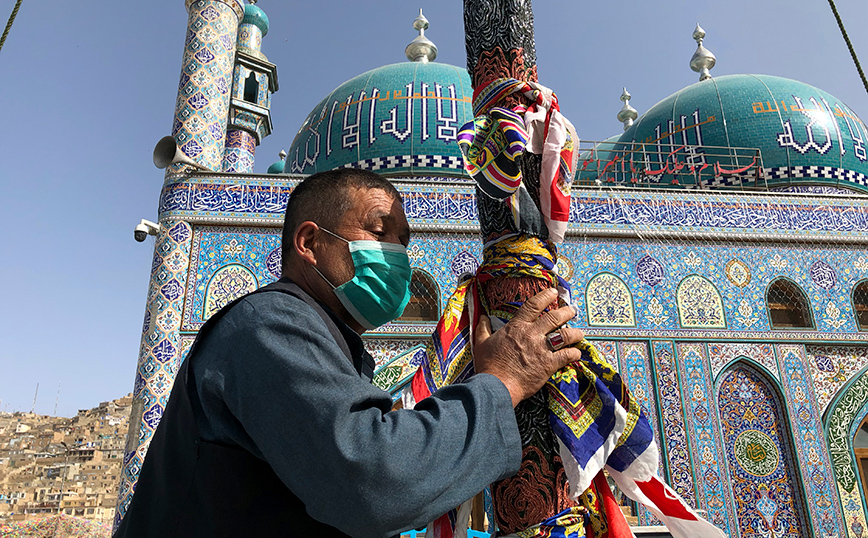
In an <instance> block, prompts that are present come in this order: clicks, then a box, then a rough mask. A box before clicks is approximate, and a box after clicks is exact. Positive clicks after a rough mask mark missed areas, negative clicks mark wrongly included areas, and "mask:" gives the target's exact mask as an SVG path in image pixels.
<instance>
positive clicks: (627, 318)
mask: <svg viewBox="0 0 868 538" xmlns="http://www.w3.org/2000/svg"><path fill="white" fill-rule="evenodd" d="M585 293H586V298H587V313H588V325H590V326H592V327H635V326H636V317H635V314H634V312H633V296H632V295H631V294H630V290H629V289H628V288H627V285H626V284H624V282H623V281H622V280H621V279H620V278H618V277H616V276H615V275H613V274H611V273H600V274H599V275H597V276H595V277H594V278H592V279H591V280H590V281H589V282H588V287H587V290H586V292H585Z"/></svg>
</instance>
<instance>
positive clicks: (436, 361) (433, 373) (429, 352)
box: [402, 235, 724, 538]
mask: <svg viewBox="0 0 868 538" xmlns="http://www.w3.org/2000/svg"><path fill="white" fill-rule="evenodd" d="M556 259H557V249H556V247H555V245H554V244H553V243H552V242H551V241H545V240H542V239H540V238H538V237H534V236H530V235H512V236H506V237H503V238H501V239H500V240H498V241H496V242H493V243H490V244H487V245H486V246H485V248H484V250H483V263H482V265H480V267H479V269H477V272H476V275H475V276H473V277H471V278H469V279H467V280H465V281H464V282H462V283H461V284H459V285H458V287H457V288H456V289H455V292H454V293H453V294H452V296H451V297H450V298H449V300H448V301H447V303H446V307H445V308H444V310H443V315H442V316H441V317H440V321H439V322H438V324H437V328H436V329H435V331H434V334H433V335H432V337H431V340H429V341H428V343H427V345H426V348H425V358H424V359H423V360H422V364H421V365H420V366H419V369H418V370H417V371H416V373H415V375H414V376H413V379H412V381H411V383H410V385H409V387H407V388H406V389H405V390H404V393H403V395H402V400H403V402H404V406H405V407H407V408H412V407H414V406H415V403H416V402H419V401H421V400H423V399H424V398H427V397H428V396H430V395H431V394H432V393H434V392H436V391H437V390H438V389H440V388H442V387H445V386H447V385H452V384H455V383H461V382H463V381H466V380H467V379H468V378H469V377H470V376H472V375H473V374H474V370H473V348H472V346H473V340H474V334H473V330H474V328H475V327H476V325H477V322H478V321H479V317H480V316H481V315H482V314H487V315H488V316H489V317H490V320H491V325H492V328H493V329H495V330H497V329H498V328H500V327H502V326H503V325H504V324H505V323H507V322H508V321H509V320H510V319H512V317H513V316H514V315H515V313H516V312H517V311H518V309H519V308H520V306H521V304H520V303H518V302H505V303H503V304H499V305H489V304H488V303H487V301H486V298H485V293H484V292H483V288H484V286H485V284H486V283H487V282H490V281H492V280H494V279H503V278H506V279H509V278H515V277H519V278H523V279H527V278H532V279H538V280H540V281H542V282H543V283H545V284H546V287H557V288H558V291H559V302H560V303H561V304H567V303H569V301H570V288H569V284H568V283H567V282H566V281H565V280H564V279H563V278H561V277H560V276H559V275H558V274H557V270H556V263H555V261H556ZM575 347H576V348H578V349H579V350H581V353H582V358H581V360H579V361H576V362H574V363H572V364H568V365H567V366H565V367H564V368H562V369H561V370H559V371H558V372H557V373H555V374H554V375H553V376H552V377H551V378H550V379H549V380H548V382H547V383H546V385H545V390H546V392H547V397H546V399H547V406H548V415H549V424H550V425H551V428H552V432H553V433H554V434H555V437H556V439H557V442H558V452H559V455H560V457H561V460H562V462H563V465H564V470H565V472H566V475H567V478H568V481H569V486H570V495H571V497H572V498H573V499H574V500H578V498H579V496H580V495H582V494H583V493H584V492H585V491H586V490H588V489H589V488H590V487H591V485H592V483H595V484H597V483H599V484H602V486H601V488H598V491H600V492H601V494H603V495H608V496H609V497H611V499H609V500H610V501H611V503H610V504H611V508H612V509H606V510H605V514H597V515H598V516H602V517H603V518H604V519H605V520H606V525H608V527H609V529H610V532H609V533H608V535H607V536H608V537H609V538H622V537H623V538H627V537H630V536H632V533H631V532H630V530H629V527H628V526H627V524H626V520H625V519H624V516H623V514H622V513H621V511H620V509H618V508H617V502H616V501H615V500H614V498H613V497H612V496H611V491H610V490H609V489H608V486H606V485H605V478H604V477H603V475H602V472H603V470H604V469H605V470H606V471H607V473H608V474H609V476H610V477H612V478H613V479H614V481H615V483H616V484H617V485H618V487H619V488H620V489H621V491H622V492H624V493H626V494H627V495H628V496H629V497H631V498H632V499H634V500H637V501H639V502H640V503H642V504H643V505H645V506H646V507H648V509H649V510H650V511H651V512H652V513H653V514H654V515H655V516H657V517H658V518H659V519H660V520H661V521H663V522H664V524H666V525H667V526H668V527H669V530H670V531H672V535H673V536H674V537H675V538H712V537H713V538H723V537H724V535H723V533H721V532H720V531H719V530H718V529H716V528H715V527H714V526H713V525H712V524H710V523H708V522H707V521H705V520H703V519H702V518H700V517H699V516H698V515H697V514H696V512H695V511H693V509H692V508H690V507H689V506H688V505H687V504H686V503H685V502H684V501H683V500H682V499H681V498H680V497H679V496H678V495H677V494H676V493H675V492H674V491H673V490H672V489H671V488H670V487H669V486H668V485H666V484H665V483H664V482H663V481H662V480H660V479H659V478H658V476H657V468H658V450H657V444H656V443H655V441H654V436H653V433H652V429H651V425H650V423H649V422H648V419H647V417H646V416H645V414H644V412H643V411H642V408H641V406H640V405H639V402H638V400H636V398H635V397H634V396H633V395H632V394H631V393H630V390H629V389H628V388H627V385H626V384H625V383H624V382H623V380H622V379H621V376H620V375H619V374H618V372H617V371H616V370H615V368H613V367H612V365H610V364H609V363H608V362H607V361H606V360H605V358H604V357H603V356H602V355H601V354H600V353H599V352H598V351H597V349H596V348H595V347H594V346H593V345H592V344H591V343H590V342H588V341H586V340H582V341H581V342H579V343H578V344H576V345H575ZM607 502H608V501H607ZM467 514H469V507H468V506H463V507H462V508H461V509H456V510H453V511H452V512H450V513H449V514H445V515H444V516H443V517H441V518H439V519H437V520H436V521H433V522H431V524H430V525H429V528H428V534H427V536H429V537H431V536H439V537H452V538H459V537H465V536H466V530H467V519H466V516H467ZM567 516H569V517H567ZM580 521H583V518H578V519H577V513H576V512H575V511H574V510H571V511H569V513H561V514H556V515H554V514H553V518H550V520H546V521H543V522H540V523H539V525H537V526H534V527H531V528H529V529H526V530H525V531H523V532H520V533H518V535H519V536H521V537H522V538H531V537H543V536H545V537H550V536H564V537H566V538H579V537H581V536H585V534H584V531H583V528H584V525H583V524H581V522H580ZM613 529H620V530H619V531H617V532H615V531H614V530H613Z"/></svg>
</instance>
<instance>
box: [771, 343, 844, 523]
mask: <svg viewBox="0 0 868 538" xmlns="http://www.w3.org/2000/svg"><path fill="white" fill-rule="evenodd" d="M775 350H776V352H777V356H778V364H779V366H780V370H781V374H782V375H781V384H782V386H783V392H784V397H785V400H786V403H787V411H788V413H789V427H790V431H791V432H792V438H793V440H794V442H795V447H796V454H797V455H798V461H799V467H800V470H801V474H802V478H803V484H804V487H805V496H806V498H807V503H806V504H807V508H808V510H809V511H810V514H811V522H812V524H813V534H814V536H843V531H842V528H843V527H844V524H843V521H842V519H841V512H840V509H841V504H840V503H839V501H838V498H837V495H836V493H837V492H836V491H835V486H834V483H833V480H832V463H833V462H834V459H833V460H832V461H830V459H829V451H828V449H827V446H826V443H825V442H824V441H825V440H824V439H823V435H822V434H821V433H820V432H822V431H823V423H822V421H821V420H820V417H821V413H820V412H819V408H818V405H817V400H816V398H815V397H814V394H813V391H812V389H811V382H810V374H809V373H808V371H809V368H810V367H809V366H808V364H810V360H809V359H808V358H807V354H806V352H805V346H802V345H795V344H779V345H777V346H775ZM832 457H833V458H834V455H833V456H832Z"/></svg>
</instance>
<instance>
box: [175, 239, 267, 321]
mask: <svg viewBox="0 0 868 538" xmlns="http://www.w3.org/2000/svg"><path fill="white" fill-rule="evenodd" d="M280 233H281V231H280V229H279V228H237V227H226V226H201V227H198V226H197V227H196V228H195V229H194V230H193V234H192V235H193V237H192V241H191V248H190V274H191V275H193V276H192V278H190V279H189V281H188V282H187V285H186V289H185V290H184V295H185V297H186V301H185V302H184V310H183V326H182V327H181V329H182V330H184V331H198V330H199V328H200V327H201V326H202V324H204V323H205V321H207V319H208V317H210V315H211V314H213V313H214V312H216V311H217V310H219V307H221V306H223V305H225V304H228V303H229V302H231V301H232V300H233V299H235V298H237V297H240V296H242V295H244V294H245V293H247V292H249V291H253V290H255V289H256V288H259V287H262V286H265V285H266V284H270V283H272V282H274V281H275V280H277V279H278V278H279V277H280V275H279V273H278V274H275V273H274V271H275V266H274V261H273V260H271V261H269V254H271V253H273V252H275V250H277V251H278V252H279V249H280ZM272 258H273V256H272ZM278 266H279V262H278Z"/></svg>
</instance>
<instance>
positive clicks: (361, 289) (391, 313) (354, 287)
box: [313, 226, 412, 329]
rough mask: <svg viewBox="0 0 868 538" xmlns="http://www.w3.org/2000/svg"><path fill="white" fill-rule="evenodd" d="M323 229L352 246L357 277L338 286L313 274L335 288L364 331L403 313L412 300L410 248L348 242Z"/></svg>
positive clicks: (337, 294)
mask: <svg viewBox="0 0 868 538" xmlns="http://www.w3.org/2000/svg"><path fill="white" fill-rule="evenodd" d="M320 229H321V230H322V231H324V232H326V233H328V234H330V235H333V236H335V237H336V238H338V239H340V240H342V241H346V242H347V243H348V244H349V246H350V256H351V257H352V259H353V266H354V267H355V275H354V276H353V278H352V280H350V281H349V282H347V283H345V284H341V285H340V286H335V285H334V284H332V283H331V282H329V280H328V279H327V278H326V277H325V276H324V275H323V274H322V273H320V272H319V270H318V269H317V268H316V266H313V269H314V271H316V272H317V273H319V276H321V277H322V278H323V280H325V281H326V282H328V284H329V286H331V287H332V289H334V292H335V295H336V296H337V298H338V300H339V301H340V302H341V304H342V305H344V308H346V309H347V312H349V313H350V315H351V316H353V319H355V320H356V321H357V322H359V324H360V325H361V326H362V327H364V328H365V329H373V328H375V327H379V326H380V325H384V324H386V323H388V322H390V321H392V320H394V319H395V318H397V317H398V316H400V315H401V314H402V313H403V312H404V307H406V306H407V303H408V302H409V301H410V277H411V275H412V270H411V269H410V258H409V257H408V256H407V249H406V248H405V247H403V246H402V245H396V244H394V243H383V242H380V241H348V240H346V239H344V238H343V237H341V236H339V235H338V234H336V233H333V232H330V231H328V230H326V229H325V228H323V227H322V226H320Z"/></svg>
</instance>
